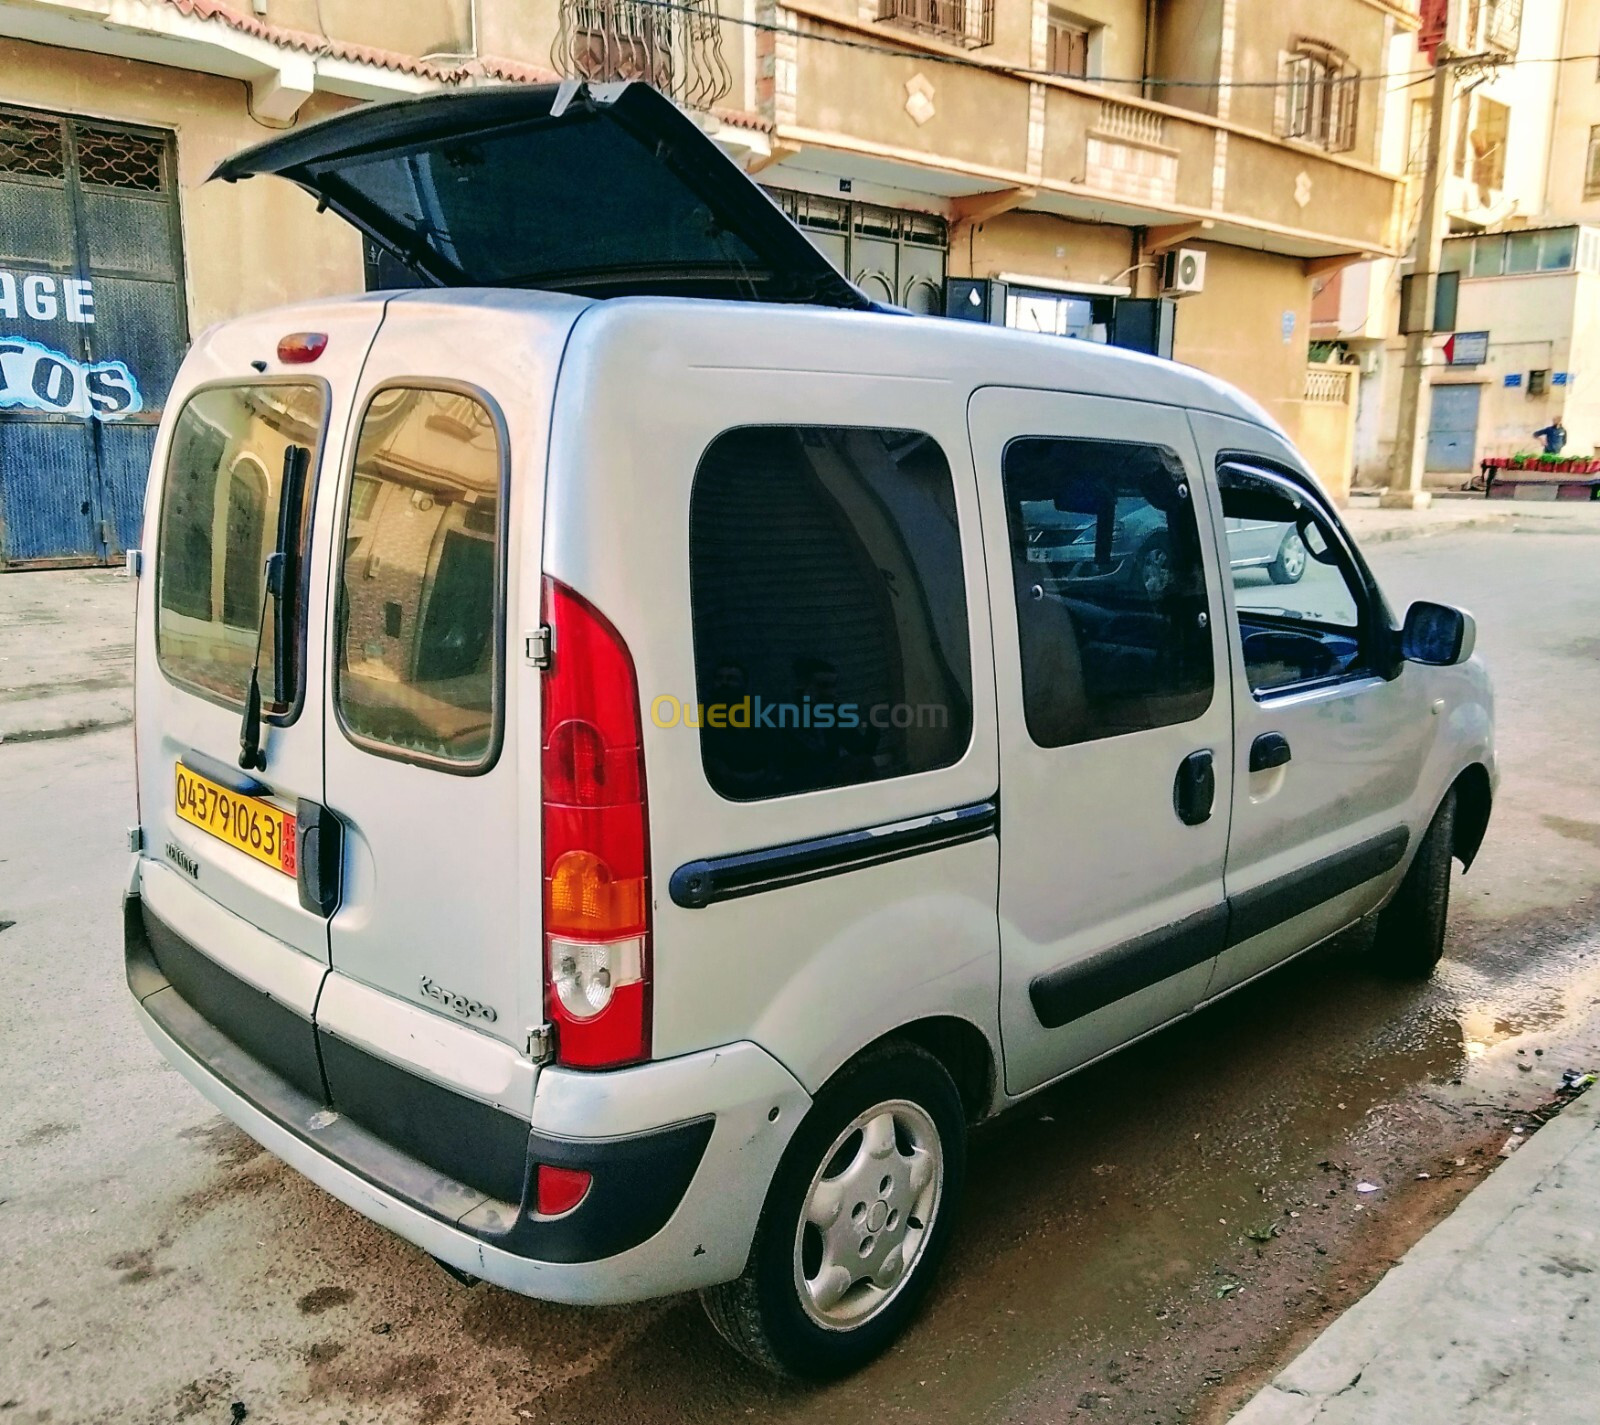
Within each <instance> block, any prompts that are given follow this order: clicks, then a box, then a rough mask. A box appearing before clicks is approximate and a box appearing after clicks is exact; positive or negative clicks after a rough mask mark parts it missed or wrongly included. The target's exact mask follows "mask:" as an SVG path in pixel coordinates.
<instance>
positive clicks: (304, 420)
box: [156, 383, 326, 716]
mask: <svg viewBox="0 0 1600 1425" xmlns="http://www.w3.org/2000/svg"><path fill="white" fill-rule="evenodd" d="M325 408H326V398H325V396H324V394H323V389H322V387H321V386H316V385H298V384H297V385H290V384H286V383H285V384H278V383H262V384H260V385H250V386H244V385H241V386H213V387H211V388H210V389H209V390H204V391H199V392H197V393H196V394H195V395H193V396H191V397H190V398H189V400H188V402H187V403H186V404H185V405H184V408H183V410H182V412H180V414H179V416H178V419H177V423H176V424H175V426H174V428H173V432H172V445H171V450H170V452H169V454H168V456H167V469H166V478H165V480H164V481H163V483H162V491H161V523H160V533H159V535H158V537H157V552H156V658H157V660H158V661H159V662H160V664H161V667H162V670H163V671H164V672H165V673H166V674H167V676H168V677H170V678H172V679H173V680H174V681H176V682H178V683H181V684H184V685H185V686H187V687H190V688H193V689H194V690H195V691H196V692H198V693H200V694H201V695H202V696H204V697H207V698H209V699H211V700H212V701H214V702H220V703H224V704H228V705H232V706H240V705H242V703H243V700H244V692H245V686H246V684H247V683H248V682H249V679H250V665H251V662H252V661H253V660H254V658H255V653H256V636H257V633H258V631H259V630H260V628H261V623H262V615H263V613H264V612H265V613H266V615H267V616H268V618H269V619H272V618H277V617H278V616H279V614H278V611H277V610H275V609H274V608H273V607H272V601H271V598H270V596H269V595H268V594H267V592H266V583H265V571H266V561H267V556H268V555H269V554H271V553H272V551H273V547H274V545H275V543H276V536H277V532H278V528H279V525H280V522H286V523H288V524H289V525H291V526H292V528H291V529H290V530H289V531H288V534H289V539H290V543H291V545H292V550H291V552H292V553H293V555H294V561H293V562H294V565H295V566H296V567H300V568H303V567H304V555H305V547H306V539H307V537H308V535H309V532H310V527H311V514H310V511H311V498H310V493H309V490H307V491H306V492H305V493H304V497H303V498H302V500H301V503H300V511H299V518H298V520H296V519H295V517H294V513H293V512H288V513H287V514H286V513H285V512H284V511H283V510H281V509H280V504H281V499H280V497H281V495H282V491H283V471H284V465H285V461H286V459H288V458H290V457H291V456H293V457H298V456H301V455H302V454H303V455H304V456H305V457H307V459H308V464H307V469H308V471H312V472H314V471H315V467H316V456H317V453H318V451H319V450H320V448H321V444H322V425H323V417H324V413H325ZM264 602H265V608H263V603H264ZM303 603H304V601H303V600H302V599H299V598H295V599H292V600H285V612H286V614H287V617H288V621H289V623H290V624H291V625H292V626H291V627H289V628H287V629H286V630H285V633H286V634H287V638H286V640H285V644H284V646H285V647H287V648H288V649H289V650H290V651H291V658H292V660H293V666H290V667H287V668H284V669H281V670H280V669H278V668H276V667H275V666H274V663H273V658H274V648H275V645H276V640H274V639H273V638H272V637H271V634H270V630H269V632H268V636H267V637H265V638H263V639H262V642H261V687H262V689H263V696H264V697H265V698H266V699H267V703H266V711H267V712H268V713H270V714H274V715H279V716H282V715H285V714H288V713H290V712H291V711H292V709H293V707H294V705H295V704H296V702H297V701H298V697H299V686H300V667H299V663H300V659H301V646H302V642H303V635H304V627H303V614H302V612H301V610H302V607H303ZM274 690H276V691H280V692H281V693H282V695H283V696H282V700H281V701H279V700H277V699H275V698H274V696H273V694H274Z"/></svg>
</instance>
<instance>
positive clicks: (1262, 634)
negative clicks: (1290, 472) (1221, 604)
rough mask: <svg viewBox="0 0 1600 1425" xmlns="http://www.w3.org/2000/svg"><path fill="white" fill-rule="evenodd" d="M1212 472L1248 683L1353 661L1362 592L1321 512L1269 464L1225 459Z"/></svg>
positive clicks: (1357, 655) (1281, 680) (1305, 675)
mask: <svg viewBox="0 0 1600 1425" xmlns="http://www.w3.org/2000/svg"><path fill="white" fill-rule="evenodd" d="M1218 481H1219V483H1220V485H1221V487H1222V512H1223V516H1224V521H1223V524H1224V528H1225V530H1226V534H1227V548H1228V563H1229V566H1230V568H1231V572H1232V576H1233V599H1234V605H1235V607H1236V609H1237V610H1238V616H1239V633H1240V640H1241V644H1242V647H1243V650H1244V665H1245V674H1246V676H1247V677H1248V679H1249V682H1250V687H1251V689H1252V691H1254V692H1257V693H1264V692H1271V691H1273V690H1276V689H1279V688H1286V687H1290V686H1293V685H1296V684H1301V683H1308V682H1320V681H1323V680H1325V679H1329V678H1339V677H1343V676H1344V675H1345V674H1347V673H1350V672H1352V671H1355V670H1356V669H1357V668H1358V667H1359V665H1360V663H1361V627H1362V623H1363V614H1364V610H1365V609H1366V606H1367V596H1366V593H1365V590H1364V587H1363V585H1362V582H1361V579H1360V578H1359V576H1358V575H1357V573H1356V571H1355V570H1354V569H1353V568H1352V567H1351V566H1350V565H1349V564H1348V563H1347V562H1346V559H1345V556H1344V554H1343V552H1342V550H1343V542H1342V540H1341V539H1340V537H1339V534H1338V532H1337V530H1336V529H1335V528H1334V527H1333V525H1332V524H1331V522H1330V520H1329V518H1328V517H1327V516H1325V515H1324V514H1323V513H1322V512H1321V511H1320V510H1319V509H1318V508H1317V507H1316V506H1315V505H1314V504H1313V503H1312V502H1311V501H1310V500H1309V499H1307V498H1306V497H1305V495H1304V494H1303V492H1302V491H1300V489H1299V488H1298V487H1297V486H1296V485H1295V484H1294V483H1293V482H1292V481H1290V480H1288V479H1286V478H1285V477H1283V476H1281V475H1277V474H1275V473H1274V472H1271V471H1265V470H1261V471H1258V470H1253V469H1251V468H1248V467H1244V466H1240V465H1235V464H1227V463H1225V464H1223V466H1222V467H1221V469H1220V470H1219V472H1218Z"/></svg>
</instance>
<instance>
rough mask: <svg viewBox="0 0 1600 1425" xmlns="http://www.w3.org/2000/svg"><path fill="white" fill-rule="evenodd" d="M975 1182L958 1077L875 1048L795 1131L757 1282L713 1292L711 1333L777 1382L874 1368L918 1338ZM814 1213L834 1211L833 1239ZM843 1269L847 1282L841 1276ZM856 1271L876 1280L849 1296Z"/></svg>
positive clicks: (773, 1194) (893, 1046) (763, 1235)
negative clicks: (916, 1326)
mask: <svg viewBox="0 0 1600 1425" xmlns="http://www.w3.org/2000/svg"><path fill="white" fill-rule="evenodd" d="M886 1120H887V1126H888V1128H889V1132H888V1134H887V1137H885V1121H886ZM869 1134H870V1135H871V1136H870V1140H869ZM908 1148H910V1149H911V1150H912V1151H911V1152H909V1153H908V1152H907V1151H906V1150H907V1149H908ZM919 1163H921V1164H924V1165H925V1166H923V1167H921V1168H919V1167H918V1166H917V1165H918V1164H919ZM830 1170H831V1173H830ZM965 1176H966V1118H965V1114H964V1113H963V1111H962V1105H961V1096H960V1094H959V1093H958V1092H957V1091H956V1086H955V1084H954V1083H953V1082H952V1081H951V1078H950V1075H949V1073H948V1072H947V1071H946V1070H945V1067H944V1065H942V1064H941V1063H940V1062H939V1061H938V1060H937V1059H935V1058H934V1057H933V1055H931V1054H929V1053H928V1052H927V1051H926V1050H925V1049H922V1048H919V1047H918V1046H916V1045H914V1044H907V1043H901V1042H890V1043H888V1044H885V1045H882V1046H880V1047H878V1048H876V1049H872V1050H869V1051H868V1052H867V1053H866V1054H864V1055H862V1056H861V1058H859V1059H857V1060H856V1061H855V1062H854V1063H852V1064H849V1065H847V1066H846V1067H845V1068H844V1069H842V1070H841V1071H840V1072H839V1073H838V1074H837V1075H836V1076H835V1077H834V1078H833V1079H832V1080H831V1081H830V1082H829V1083H828V1085H827V1086H826V1087H825V1088H824V1089H823V1090H822V1092H821V1093H820V1094H818V1095H817V1098H816V1100H815V1102H814V1103H813V1104H812V1106H811V1110H810V1112H809V1113H807V1114H806V1117H805V1119H804V1121H803V1122H802V1123H801V1124H800V1127H799V1128H798V1129H796V1130H795V1135H794V1138H793V1139H792V1140H791V1142H790V1144H789V1146H788V1148H787V1149H786V1150H785V1151H784V1154H783V1158H782V1160H781V1161H780V1162H779V1164H778V1170H777V1172H776V1173H775V1174H774V1175H773V1179H772V1186H771V1187H770V1188H769V1189H768V1191H767V1200H766V1204H765V1206H764V1207H763V1208H762V1212H761V1221H760V1224H759V1225H758V1226H757V1228H756V1236H755V1241H754V1243H753V1244H752V1245H751V1248H750V1259H749V1262H748V1264H747V1265H746V1267H745V1270H744V1275H743V1276H741V1277H739V1278H738V1279H737V1280H736V1281H731V1282H728V1283H726V1284H724V1285H722V1286H717V1287H711V1288H708V1289H707V1290H705V1291H702V1292H701V1294H700V1299H701V1301H702V1303H703V1304H704V1306H705V1309H706V1314H707V1315H708V1316H709V1317H710V1318H711V1324H712V1325H713V1326H715V1327H716V1328H717V1331H718V1332H719V1333H720V1335H721V1336H722V1338H723V1339H724V1340H725V1341H727V1342H728V1344H729V1345H730V1346H732V1347H733V1348H734V1350H736V1351H738V1352H739V1353H740V1354H741V1355H743V1356H745V1357H747V1358H748V1359H749V1360H751V1361H753V1362H755V1364H757V1365H758V1366H761V1367H763V1368H764V1369H766V1370H768V1371H771V1372H773V1373H774V1374H776V1375H780V1376H789V1377H793V1378H797V1379H803V1380H830V1379H834V1378H836V1377H839V1376H843V1375H847V1374H849V1373H850V1372H851V1371H853V1370H856V1369H858V1368H859V1367H861V1366H863V1365H865V1364H866V1363H867V1362H868V1361H870V1360H871V1359H872V1358H873V1357H874V1356H876V1355H878V1354H879V1353H880V1352H882V1351H883V1350H884V1349H885V1348H886V1347H887V1346H888V1345H889V1344H890V1343H891V1342H892V1341H894V1339H895V1338H896V1337H897V1336H898V1335H899V1334H900V1333H901V1332H902V1331H903V1330H904V1329H905V1327H906V1325H907V1324H908V1323H909V1322H910V1320H911V1318H912V1317H913V1316H914V1315H915V1313H916V1311H917V1308H918V1307H919V1306H920V1305H921V1303H922V1299H923V1298H924V1297H925V1296H926V1295H927V1292H928V1288H929V1287H930V1286H931V1285H932V1284H933V1279H934V1276H935V1274H936V1273H937V1271H938V1267H939V1263H940V1261H941V1259H942V1258H943V1256H944V1253H945V1248H946V1246H947V1245H948V1243H949V1240H950V1231H951V1227H952V1224H953V1222H954V1219H955V1215H956V1210H957V1207H958V1206H959V1204H960V1200H961V1189H962V1184H963V1181H964V1179H965ZM919 1180H920V1181H919ZM885 1182H888V1183H889V1187H888V1189H887V1190H884V1189H883V1187H882V1184H883V1183H885ZM830 1184H833V1185H836V1186H833V1187H832V1188H830V1186H829V1185H830ZM841 1189H842V1191H841ZM851 1199H854V1201H851ZM808 1204H810V1205H811V1207H812V1211H811V1214H810V1216H811V1217H812V1218H815V1217H816V1216H818V1215H826V1214H827V1213H828V1210H829V1208H830V1206H831V1208H832V1218H831V1221H830V1223H829V1224H828V1227H829V1228H831V1230H829V1231H827V1232H826V1233H825V1231H824V1230H823V1228H821V1227H819V1226H818V1225H817V1224H816V1223H815V1222H814V1221H811V1220H808V1218H807V1216H806V1209H807V1205H808ZM919 1210H920V1212H921V1216H920V1217H919V1215H918V1213H919ZM874 1229H876V1230H874ZM863 1242H865V1243H866V1244H867V1250H865V1251H863V1250H862V1244H863ZM844 1252H847V1253H849V1256H848V1258H847V1259H842V1258H841V1253H844ZM897 1253H898V1254H899V1266H898V1267H897V1266H896V1265H895V1264H894V1263H893V1262H892V1261H891V1259H893V1258H895V1256H896V1254H897ZM830 1260H831V1261H832V1263H833V1264H834V1265H835V1266H836V1267H837V1268H839V1269H841V1270H840V1271H836V1272H835V1273H832V1274H830V1273H829V1272H828V1271H827V1267H828V1265H829V1263H830ZM907 1260H909V1266H907V1265H905V1263H906V1262H907ZM846 1261H847V1262H848V1265H846ZM869 1269H871V1270H872V1271H873V1272H875V1273H876V1274H877V1276H878V1280H877V1281H872V1280H871V1279H869V1278H868V1277H867V1276H866V1275H865V1273H866V1272H867V1271H868V1270H869ZM852 1270H859V1271H861V1272H862V1273H863V1275H862V1276H860V1277H858V1278H856V1279H854V1280H852V1281H850V1283H849V1285H848V1286H846V1287H845V1288H844V1290H843V1292H842V1294H840V1295H836V1294H835V1293H836V1291H837V1289H838V1288H837V1284H838V1283H841V1282H842V1281H843V1276H842V1274H841V1272H849V1271H852ZM830 1275H831V1276H832V1281H833V1283H834V1285H833V1287H832V1288H831V1289H830V1284H829V1282H828V1280H827V1279H828V1278H829V1277H830ZM808 1282H810V1283H814V1284H816V1285H814V1286H809V1287H808V1285H807V1283H808Z"/></svg>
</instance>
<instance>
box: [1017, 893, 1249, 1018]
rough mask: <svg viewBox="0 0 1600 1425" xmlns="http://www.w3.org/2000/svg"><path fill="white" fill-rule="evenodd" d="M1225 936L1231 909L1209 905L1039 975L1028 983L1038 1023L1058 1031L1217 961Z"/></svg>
mask: <svg viewBox="0 0 1600 1425" xmlns="http://www.w3.org/2000/svg"><path fill="white" fill-rule="evenodd" d="M1227 935H1228V907H1227V906H1226V905H1222V904H1218V905H1214V906H1209V907H1207V909H1205V910H1202V911H1196V912H1195V914H1193V915H1191V916H1189V917H1187V918H1186V919H1184V920H1180V921H1179V922H1178V923H1177V924H1176V925H1168V926H1163V927H1162V928H1161V929H1160V930H1152V931H1150V932H1149V933H1148V934H1146V935H1140V936H1138V937H1137V938H1135V939H1133V940H1129V941H1126V942H1125V943H1123V944H1121V945H1112V946H1110V947H1108V948H1107V949H1105V950H1102V951H1100V952H1099V954H1097V955H1091V956H1090V957H1089V958H1088V959H1087V960H1083V961H1080V962H1079V963H1077V964H1075V965H1064V966H1062V968H1061V969H1059V970H1051V971H1050V972H1049V973H1048V974H1044V975H1040V976H1039V977H1038V978H1037V979H1035V980H1034V981H1033V983H1032V984H1030V985H1029V986H1028V998H1029V999H1031V1000H1032V1001H1033V1012H1034V1013H1035V1014H1036V1015H1038V1016H1039V1023H1040V1024H1042V1025H1043V1026H1044V1027H1045V1028H1046V1029H1060V1028H1061V1026H1062V1025H1063V1024H1070V1023H1072V1021H1073V1020H1075V1019H1081V1018H1082V1017H1083V1016H1084V1015H1086V1014H1093V1013H1094V1012H1095V1010H1097V1009H1104V1008H1105V1007H1106V1006H1107V1005H1108V1004H1114V1003H1115V1002H1116V1001H1117V1000H1119V999H1124V998H1126V997H1127V996H1128V995H1131V994H1137V993H1138V992H1139V991H1140V990H1142V989H1145V988H1146V987H1147V986H1149V985H1153V984H1156V983H1157V982H1158V981H1160V980H1164V979H1166V978H1167V977H1168V976H1170V975H1176V974H1179V973H1180V972H1182V971H1184V970H1189V969H1193V968H1194V966H1196V965H1203V964H1204V963H1205V962H1206V961H1207V960H1211V959H1215V958H1216V956H1217V955H1219V954H1221V952H1222V948H1223V945H1224V943H1225V941H1226V940H1227Z"/></svg>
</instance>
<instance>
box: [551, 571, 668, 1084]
mask: <svg viewBox="0 0 1600 1425" xmlns="http://www.w3.org/2000/svg"><path fill="white" fill-rule="evenodd" d="M544 621H545V623H546V624H548V625H549V627H550V629H551V631H552V637H553V644H554V648H553V653H552V657H551V666H550V672H549V673H548V674H546V676H545V685H544V707H543V722H544V726H543V735H542V749H543V750H542V756H541V759H540V760H541V771H542V774H543V806H544V931H545V1008H546V1012H547V1014H548V1015H549V1017H550V1020H551V1022H552V1023H553V1024H554V1025H555V1026H556V1061H557V1062H558V1063H560V1064H566V1065H569V1066H571V1067H573V1068H587V1069H599V1068H615V1067H616V1066H618V1065H620V1064H631V1063H636V1062H637V1061H639V1060H641V1059H647V1058H649V1057H650V870H649V840H648V835H647V824H646V817H645V790H644V747H643V741H642V735H641V724H640V716H639V682H638V678H637V677H636V675H635V673H634V669H633V658H632V657H631V655H630V654H629V653H628V648H627V645H626V644H625V643H624V642H623V641H622V638H621V636H620V635H619V634H618V633H617V631H616V629H615V628H613V627H612V626H611V624H610V622H609V621H608V620H607V619H606V618H605V616H604V615H603V614H601V613H600V612H599V610H597V609H596V608H595V607H594V606H593V605H592V604H590V603H589V602H588V601H587V600H585V599H583V598H581V597H580V596H579V595H577V594H575V593H573V591H572V590H571V589H569V588H567V587H566V586H565V585H564V584H560V583H557V582H556V581H555V580H554V579H550V578H546V579H545V581H544Z"/></svg>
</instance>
